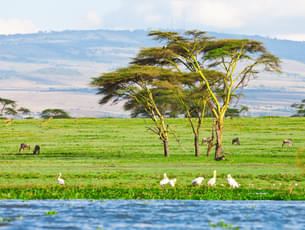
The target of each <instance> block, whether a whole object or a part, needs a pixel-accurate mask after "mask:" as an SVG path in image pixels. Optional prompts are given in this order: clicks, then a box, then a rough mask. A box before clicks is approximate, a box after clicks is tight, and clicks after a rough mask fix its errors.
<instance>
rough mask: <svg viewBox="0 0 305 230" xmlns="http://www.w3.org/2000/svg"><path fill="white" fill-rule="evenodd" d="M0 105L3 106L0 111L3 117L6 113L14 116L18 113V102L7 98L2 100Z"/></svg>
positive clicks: (0, 99)
mask: <svg viewBox="0 0 305 230" xmlns="http://www.w3.org/2000/svg"><path fill="white" fill-rule="evenodd" d="M0 104H1V106H2V108H1V110H0V114H1V115H3V114H4V113H5V114H9V115H11V114H13V113H14V112H15V113H17V112H16V111H15V108H16V106H17V104H16V101H14V100H10V99H6V98H0Z"/></svg>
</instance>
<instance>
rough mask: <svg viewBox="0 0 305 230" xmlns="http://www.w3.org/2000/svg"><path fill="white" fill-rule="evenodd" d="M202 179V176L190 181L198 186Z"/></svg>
mask: <svg viewBox="0 0 305 230" xmlns="http://www.w3.org/2000/svg"><path fill="white" fill-rule="evenodd" d="M203 180H204V178H203V177H197V178H195V179H194V180H193V181H192V184H193V185H195V186H200V185H201V183H202V181H203Z"/></svg>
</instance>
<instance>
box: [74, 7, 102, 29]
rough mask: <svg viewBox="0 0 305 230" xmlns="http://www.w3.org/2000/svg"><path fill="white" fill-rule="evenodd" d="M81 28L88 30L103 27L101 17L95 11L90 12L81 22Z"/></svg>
mask: <svg viewBox="0 0 305 230" xmlns="http://www.w3.org/2000/svg"><path fill="white" fill-rule="evenodd" d="M78 24H80V26H81V27H82V28H86V29H96V28H98V27H100V26H101V24H102V18H101V16H100V15H99V14H98V13H97V12H94V11H90V12H88V13H87V15H86V17H84V18H82V19H81V20H79V23H78Z"/></svg>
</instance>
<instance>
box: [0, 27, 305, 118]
mask: <svg viewBox="0 0 305 230" xmlns="http://www.w3.org/2000/svg"><path fill="white" fill-rule="evenodd" d="M209 35H212V36H216V37H218V38H237V37H238V38H250V39H255V40H260V41H262V42H263V43H264V44H265V46H266V47H267V48H268V50H270V51H271V52H272V53H273V54H275V55H277V56H279V57H280V58H281V59H282V61H283V74H280V75H279V74H267V73H262V74H261V76H260V77H259V78H258V79H255V80H254V81H251V82H250V84H249V85H248V87H247V88H246V89H244V90H243V92H244V95H245V97H244V98H243V99H242V100H241V101H240V103H241V104H243V105H248V106H249V108H250V112H249V115H254V116H258V115H270V114H271V115H283V116H288V115H291V114H292V113H293V111H292V110H291V108H290V104H292V103H294V102H299V101H300V100H301V99H303V98H304V96H303V95H305V56H304V53H305V42H293V41H285V40H277V39H270V38H264V37H260V36H245V35H231V34H219V33H210V34H209ZM153 45H157V43H156V41H153V40H151V39H150V38H149V37H147V31H144V30H135V31H111V30H92V31H63V32H49V33H44V32H40V33H36V34H26V35H9V36H5V35H2V36H0V85H1V88H0V89H1V91H0V97H6V98H11V99H15V100H17V102H18V104H20V105H22V106H26V107H29V108H30V109H31V110H32V111H34V112H39V111H41V110H43V109H45V108H49V107H53V108H54V107H59V108H65V109H66V110H68V111H69V112H70V113H71V114H72V115H73V116H122V115H123V116H124V115H125V116H126V115H128V113H126V112H125V111H123V110H122V107H121V105H116V106H112V105H106V106H102V107H101V106H99V105H98V103H97V102H98V99H99V98H98V97H97V96H96V95H95V90H94V89H92V88H90V87H89V85H88V84H89V82H90V79H91V78H92V77H96V76H98V75H99V74H100V73H102V72H105V71H111V70H114V69H116V68H118V67H121V66H126V65H127V64H128V62H129V61H130V58H132V57H134V55H135V54H136V53H137V51H138V50H139V48H140V47H145V46H153ZM63 98H64V100H63ZM279 98H280V100H279Z"/></svg>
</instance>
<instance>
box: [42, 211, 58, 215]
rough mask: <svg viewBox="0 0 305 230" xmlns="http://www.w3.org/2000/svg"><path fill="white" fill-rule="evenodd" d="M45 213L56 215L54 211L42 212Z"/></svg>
mask: <svg viewBox="0 0 305 230" xmlns="http://www.w3.org/2000/svg"><path fill="white" fill-rule="evenodd" d="M44 214H45V215H57V212H56V211H48V212H45V213H44Z"/></svg>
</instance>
